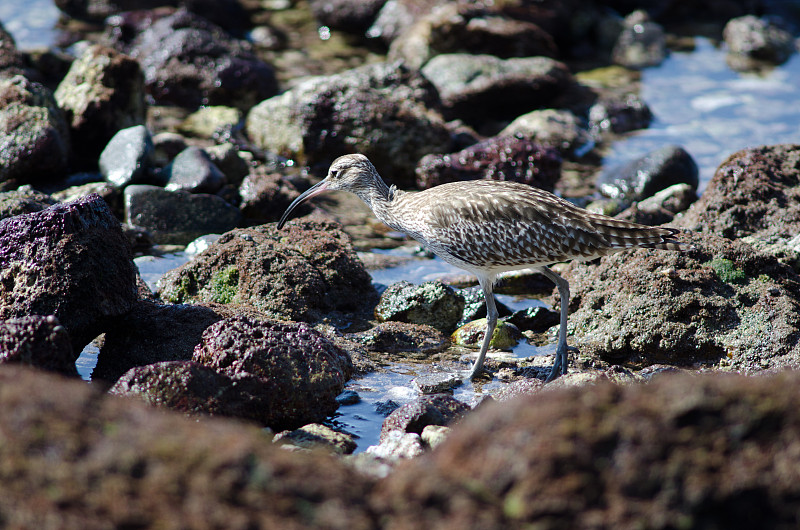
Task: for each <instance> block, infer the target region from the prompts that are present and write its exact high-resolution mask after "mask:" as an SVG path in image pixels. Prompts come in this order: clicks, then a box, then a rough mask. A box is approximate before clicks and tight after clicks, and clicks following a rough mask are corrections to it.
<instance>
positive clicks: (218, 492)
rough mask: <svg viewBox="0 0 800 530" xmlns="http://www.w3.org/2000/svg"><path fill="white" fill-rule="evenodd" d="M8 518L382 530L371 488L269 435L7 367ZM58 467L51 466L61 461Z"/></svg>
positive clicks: (55, 527) (3, 390)
mask: <svg viewBox="0 0 800 530" xmlns="http://www.w3.org/2000/svg"><path fill="white" fill-rule="evenodd" d="M0 407H1V408H2V409H3V410H4V411H13V413H9V414H5V413H4V414H0V432H3V433H13V436H9V437H4V440H3V443H2V444H0V461H2V462H3V466H2V469H0V481H1V482H2V491H3V495H0V514H2V515H3V521H4V525H6V526H8V527H9V528H37V529H41V530H63V529H78V528H81V529H85V530H89V529H100V528H109V527H116V528H123V527H128V528H130V527H132V526H134V527H140V528H172V527H184V528H187V527H188V528H297V529H300V528H308V527H315V526H316V527H323V526H324V527H326V528H331V529H338V530H367V529H371V528H375V526H376V523H375V520H376V519H375V517H374V516H373V514H372V513H371V511H370V508H369V505H368V503H367V499H368V495H369V491H370V489H371V487H372V484H373V482H372V481H371V480H369V479H367V478H365V477H363V476H361V475H359V474H358V473H357V472H356V471H354V470H352V469H351V468H350V467H349V466H347V465H345V464H344V463H342V462H341V461H338V460H336V459H333V458H331V457H329V456H328V455H324V454H290V453H289V452H287V451H284V450H280V449H278V448H276V447H274V446H273V445H272V444H271V443H269V438H268V437H267V436H265V434H264V432H263V429H259V428H256V427H254V426H248V425H243V424H242V423H240V422H231V421H221V420H215V419H213V418H209V419H206V420H204V421H197V419H194V418H193V419H187V418H182V417H181V416H180V415H178V414H165V413H164V412H163V411H157V410H153V409H151V408H149V407H147V406H145V405H142V404H141V403H137V402H136V401H135V400H131V399H121V398H119V397H116V396H108V395H106V394H103V393H101V392H98V391H97V390H96V388H95V389H93V388H92V387H90V386H89V385H86V384H85V383H84V382H78V381H66V380H64V379H63V378H57V377H52V376H49V375H47V374H43V373H38V372H35V371H33V370H30V369H23V368H16V367H12V366H10V365H6V366H2V367H0ZM54 458H55V460H54Z"/></svg>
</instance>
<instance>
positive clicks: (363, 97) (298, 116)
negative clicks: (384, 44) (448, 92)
mask: <svg viewBox="0 0 800 530" xmlns="http://www.w3.org/2000/svg"><path fill="white" fill-rule="evenodd" d="M439 107H440V102H439V97H438V95H437V93H436V89H435V88H434V87H433V85H431V83H430V82H429V81H428V80H427V79H426V78H425V77H423V76H422V75H420V74H419V72H417V71H413V70H409V69H408V68H407V67H404V66H402V65H398V64H391V63H377V64H370V65H366V66H362V67H359V68H355V69H352V70H347V71H345V72H342V73H339V74H335V75H331V76H325V77H314V78H311V79H308V80H306V81H303V82H301V83H299V84H298V85H297V86H295V87H293V88H291V89H290V90H287V91H286V92H284V93H283V94H281V95H280V96H276V97H274V98H271V99H268V100H266V101H263V102H261V103H260V104H258V105H256V106H255V107H254V108H253V109H252V110H251V111H250V112H249V114H248V115H247V120H246V130H247V134H248V136H249V137H250V138H251V140H252V141H253V143H255V144H256V145H257V146H258V147H260V148H262V149H266V150H269V151H273V152H275V153H277V154H279V155H282V156H286V157H288V158H292V159H295V160H297V161H299V162H300V163H301V164H306V165H310V166H312V167H317V168H318V169H319V171H320V172H321V173H323V174H324V172H325V171H327V169H328V165H329V164H330V163H331V162H332V161H333V160H334V159H335V158H336V157H338V156H340V155H343V154H346V153H362V154H364V155H366V156H368V157H369V159H370V160H371V161H372V162H373V164H375V167H376V168H378V170H379V171H381V174H382V176H383V177H384V179H385V180H387V181H388V182H391V183H395V184H397V185H398V186H404V185H407V184H411V183H413V174H414V166H415V165H416V163H417V161H418V160H419V159H420V158H422V157H423V156H424V155H426V154H428V153H442V152H446V151H448V150H449V147H450V144H451V137H450V131H449V129H448V127H447V125H446V124H445V122H444V120H443V118H442V117H441V115H440V114H439V113H438V112H437V110H438V109H439Z"/></svg>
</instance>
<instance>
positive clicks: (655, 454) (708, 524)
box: [372, 373, 800, 529]
mask: <svg viewBox="0 0 800 530" xmlns="http://www.w3.org/2000/svg"><path fill="white" fill-rule="evenodd" d="M798 399H800V376H798V374H797V373H786V374H781V375H780V376H778V377H768V378H767V377H764V378H748V377H738V376H660V377H659V378H657V379H654V381H653V382H652V383H651V384H648V385H628V386H616V385H613V384H610V383H598V384H595V385H590V386H586V387H582V388H571V389H563V390H557V391H556V390H553V391H542V392H538V393H537V394H536V395H534V396H530V397H525V398H521V399H515V400H511V401H508V402H506V403H502V404H488V405H487V406H485V407H483V406H482V407H481V410H479V411H476V412H475V413H474V414H472V415H471V417H468V418H465V419H464V421H462V422H460V423H459V425H458V426H457V427H455V428H454V429H453V430H452V432H451V433H450V435H449V436H448V437H447V439H446V440H445V441H444V442H443V443H442V444H441V445H440V446H438V447H437V448H436V450H435V451H432V452H429V453H427V454H425V455H422V456H421V457H420V458H418V459H417V460H415V461H412V462H409V463H407V464H405V465H403V466H400V467H398V468H397V469H396V470H395V472H394V473H393V474H392V475H391V476H390V477H388V478H387V479H386V480H384V481H382V482H380V483H379V485H378V488H377V490H376V491H375V493H374V495H373V496H372V499H373V501H374V502H373V506H375V510H376V511H377V512H378V513H381V514H382V516H383V518H384V519H383V521H384V524H385V525H386V527H388V528H478V527H480V528H512V529H522V528H531V527H541V528H656V527H657V528H677V527H679V526H682V525H686V527H690V528H734V527H736V528H749V527H769V528H780V529H789V528H794V527H796V526H797V525H798V523H800V518H799V517H798V514H797V511H796V509H795V506H796V499H797V497H798V495H800V456H798V455H800V442H799V441H798V440H800V409H798V407H797V400H798Z"/></svg>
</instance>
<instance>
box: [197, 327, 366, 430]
mask: <svg viewBox="0 0 800 530" xmlns="http://www.w3.org/2000/svg"><path fill="white" fill-rule="evenodd" d="M193 360H194V361H195V362H198V363H200V364H202V365H204V366H206V367H208V368H211V369H213V370H215V371H217V372H219V373H221V374H223V375H225V376H227V377H230V378H231V379H233V380H234V381H236V382H238V381H241V385H242V386H243V387H245V388H247V389H248V390H249V392H247V393H248V394H250V395H251V397H250V400H257V401H258V403H259V406H258V407H254V408H255V409H256V413H257V414H258V417H257V418H253V419H258V420H259V421H260V422H261V423H263V424H264V425H268V426H270V427H273V428H277V429H286V428H296V427H299V426H302V425H304V424H306V423H311V422H315V421H321V420H324V419H325V418H326V417H327V416H329V415H331V414H333V413H334V412H335V411H336V409H337V408H338V406H339V405H338V403H337V402H336V396H338V395H339V394H340V393H341V392H342V390H343V389H344V384H345V382H347V380H348V379H349V378H350V375H351V374H352V370H353V367H352V363H351V361H350V357H349V356H348V355H347V354H346V353H345V352H343V351H342V350H341V349H339V347H337V346H336V345H334V344H333V343H332V342H331V341H329V340H328V339H326V338H325V337H323V336H322V335H321V334H319V333H318V332H317V331H315V330H314V329H313V328H311V327H310V326H309V325H308V324H305V323H295V322H282V321H275V320H267V319H257V318H253V317H247V316H236V317H231V318H228V319H225V320H222V321H220V322H218V323H216V324H213V325H211V326H210V327H208V328H207V329H206V331H205V332H203V338H202V341H201V343H200V344H199V345H198V346H197V347H196V348H195V351H194V356H193Z"/></svg>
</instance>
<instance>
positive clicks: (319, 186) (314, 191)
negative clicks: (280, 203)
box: [278, 180, 328, 230]
mask: <svg viewBox="0 0 800 530" xmlns="http://www.w3.org/2000/svg"><path fill="white" fill-rule="evenodd" d="M327 187H328V182H327V181H326V180H321V181H319V182H318V183H316V184H314V185H313V186H311V187H310V188H308V189H307V190H306V191H304V192H303V193H302V194H300V196H299V197H298V198H296V199H295V200H293V201H292V204H290V205H289V207H288V208H286V211H285V212H283V215H282V216H281V220H280V221H278V230H280V229H281V228H283V225H284V224H286V220H287V219H288V218H289V215H290V214H291V213H292V210H294V209H295V208H297V207H298V206H300V204H301V203H302V202H303V201H305V200H306V199H310V198H311V197H313V196H315V195H319V194H320V193H322V192H323V191H325V190H326V189H327Z"/></svg>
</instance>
